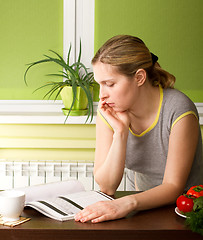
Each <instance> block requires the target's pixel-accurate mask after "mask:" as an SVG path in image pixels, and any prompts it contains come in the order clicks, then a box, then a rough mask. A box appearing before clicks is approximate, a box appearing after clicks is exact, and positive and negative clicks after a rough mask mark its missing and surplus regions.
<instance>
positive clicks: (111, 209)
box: [75, 196, 135, 223]
mask: <svg viewBox="0 0 203 240" xmlns="http://www.w3.org/2000/svg"><path fill="white" fill-rule="evenodd" d="M134 208H135V203H134V202H133V201H132V200H131V196H126V197H123V198H119V199H116V200H112V201H101V202H97V203H95V204H92V205H90V206H88V207H86V208H85V209H83V210H82V211H81V212H79V213H78V214H76V215H75V221H80V222H87V221H91V222H92V223H98V222H103V221H108V220H114V219H119V218H122V217H125V216H126V215H127V214H128V213H130V212H131V211H133V210H134Z"/></svg>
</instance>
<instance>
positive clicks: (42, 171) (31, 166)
mask: <svg viewBox="0 0 203 240" xmlns="http://www.w3.org/2000/svg"><path fill="white" fill-rule="evenodd" d="M93 167H94V166H93V163H92V162H84V161H80V162H73V161H8V160H4V159H3V160H0V190H6V189H11V188H19V187H27V186H33V185H38V184H45V183H50V182H58V181H63V180H71V179H78V180H79V181H81V182H82V183H83V185H84V186H85V188H86V190H99V187H98V185H97V183H96V182H95V180H94V176H93ZM128 185H129V184H128V179H127V177H126V171H125V172H124V176H123V179H122V181H121V184H120V186H119V188H118V190H120V191H125V190H128Z"/></svg>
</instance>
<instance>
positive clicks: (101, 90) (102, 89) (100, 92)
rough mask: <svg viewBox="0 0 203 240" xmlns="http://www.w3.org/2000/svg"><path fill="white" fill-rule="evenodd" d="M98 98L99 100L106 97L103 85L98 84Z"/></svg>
mask: <svg viewBox="0 0 203 240" xmlns="http://www.w3.org/2000/svg"><path fill="white" fill-rule="evenodd" d="M99 98H100V99H101V100H104V99H105V98H107V92H106V91H105V89H104V87H103V86H101V85H100V90H99Z"/></svg>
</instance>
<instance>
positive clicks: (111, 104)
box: [106, 102, 115, 107]
mask: <svg viewBox="0 0 203 240" xmlns="http://www.w3.org/2000/svg"><path fill="white" fill-rule="evenodd" d="M106 104H108V106H109V107H113V106H114V105H115V104H114V103H109V102H107V103H106Z"/></svg>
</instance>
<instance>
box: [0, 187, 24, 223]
mask: <svg viewBox="0 0 203 240" xmlns="http://www.w3.org/2000/svg"><path fill="white" fill-rule="evenodd" d="M24 204H25V193H24V192H22V191H17V190H5V191H1V192H0V214H1V215H2V219H3V220H4V221H17V220H19V217H20V215H21V213H22V211H23V208H24Z"/></svg>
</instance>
